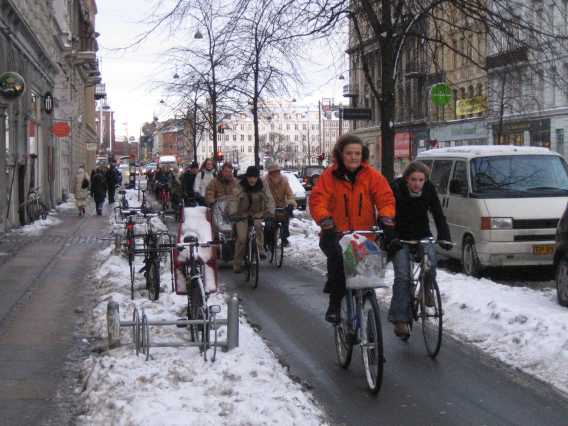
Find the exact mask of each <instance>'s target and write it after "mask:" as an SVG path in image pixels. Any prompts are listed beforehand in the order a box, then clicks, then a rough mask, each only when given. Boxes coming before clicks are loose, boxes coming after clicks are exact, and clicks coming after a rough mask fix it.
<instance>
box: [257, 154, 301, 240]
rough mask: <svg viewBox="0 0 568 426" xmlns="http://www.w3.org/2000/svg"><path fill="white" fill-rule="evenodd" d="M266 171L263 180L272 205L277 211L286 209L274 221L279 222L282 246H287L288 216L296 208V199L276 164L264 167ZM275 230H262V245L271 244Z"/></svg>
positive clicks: (267, 228) (288, 232)
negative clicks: (268, 190)
mask: <svg viewBox="0 0 568 426" xmlns="http://www.w3.org/2000/svg"><path fill="white" fill-rule="evenodd" d="M266 170H267V171H268V174H267V175H266V177H265V178H264V183H265V185H267V186H268V188H269V189H270V192H271V193H272V197H273V198H274V204H275V206H276V208H277V209H286V212H285V213H277V214H276V215H275V220H277V221H279V222H280V223H281V224H282V244H283V245H284V247H287V246H288V236H289V235H290V230H289V227H290V220H289V218H290V216H292V213H293V211H294V208H295V207H296V199H295V198H294V193H293V192H292V188H291V187H290V183H289V182H288V179H287V178H286V176H283V175H282V173H280V171H281V169H280V166H279V165H278V163H276V162H274V163H269V164H268V165H267V166H266ZM274 229H275V228H269V227H265V228H264V243H265V244H267V245H268V244H270V243H272V241H273V239H274V237H275V235H274Z"/></svg>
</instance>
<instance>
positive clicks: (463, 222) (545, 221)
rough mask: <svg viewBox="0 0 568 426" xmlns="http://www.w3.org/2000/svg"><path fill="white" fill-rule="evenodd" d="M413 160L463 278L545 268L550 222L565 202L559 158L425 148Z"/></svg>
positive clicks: (567, 172) (567, 194)
mask: <svg viewBox="0 0 568 426" xmlns="http://www.w3.org/2000/svg"><path fill="white" fill-rule="evenodd" d="M416 159H417V160H419V161H422V162H423V163H425V164H426V165H427V166H429V167H430V168H431V170H432V174H431V177H430V180H431V182H432V183H433V184H434V185H435V186H436V189H437V191H438V194H439V197H440V202H441V204H442V209H443V211H444V214H445V215H446V218H447V220H448V225H449V227H450V232H451V235H452V240H453V241H454V242H455V243H456V246H455V247H454V248H453V249H452V250H451V251H450V252H449V256H450V257H453V258H456V259H460V260H461V262H462V265H463V269H464V272H465V273H466V274H468V275H474V276H480V275H481V273H482V271H483V269H484V268H485V267H488V266H521V265H552V260H553V258H552V256H553V251H554V240H555V231H556V225H557V223H558V220H559V218H560V217H561V216H562V212H563V211H564V209H565V208H566V204H567V202H568V167H567V165H566V162H565V161H564V159H563V158H562V157H561V156H560V155H559V154H557V153H555V152H552V151H550V150H549V149H547V148H539V147H522V146H503V145H489V146H461V147H454V148H441V149H433V150H430V151H425V152H421V153H420V154H418V157H417V158H416ZM431 226H432V225H431ZM433 229H435V228H433Z"/></svg>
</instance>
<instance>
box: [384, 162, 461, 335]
mask: <svg viewBox="0 0 568 426" xmlns="http://www.w3.org/2000/svg"><path fill="white" fill-rule="evenodd" d="M429 178H430V169H428V167H427V166H426V165H425V164H423V163H421V162H419V161H414V162H412V163H410V164H409V165H408V166H407V168H406V170H405V171H404V174H403V175H402V177H401V178H398V179H396V180H395V181H394V182H393V183H392V185H391V186H392V191H393V193H394V196H395V198H396V216H395V233H396V238H394V239H393V240H392V241H390V243H389V245H388V247H387V250H388V251H389V254H390V255H391V257H392V259H393V265H394V285H393V290H392V293H393V294H392V299H391V305H390V309H389V315H388V319H389V321H391V322H393V323H394V333H395V334H396V335H397V336H399V337H407V336H408V335H409V334H410V329H409V325H408V324H409V321H410V317H411V310H410V277H411V271H410V256H411V253H410V249H409V247H408V246H407V245H402V244H401V242H400V240H421V239H423V238H427V237H431V236H432V232H431V231H430V224H429V218H428V213H430V214H431V215H432V217H433V218H434V222H435V223H436V230H437V231H438V235H437V239H438V244H439V245H440V246H441V247H442V248H443V249H444V250H450V249H451V247H452V244H451V236H450V229H449V227H448V222H447V221H446V217H445V216H444V212H443V211H442V206H441V204H440V199H439V198H438V193H437V192H436V187H435V186H434V185H433V184H432V183H431V182H430V181H429ZM399 239H400V240H399ZM424 249H425V250H426V251H427V252H428V255H429V257H430V259H431V260H432V275H433V278H434V279H435V278H436V247H435V246H434V245H428V246H425V247H424ZM428 290H429V289H426V291H427V292H426V305H427V306H431V305H432V300H431V298H432V297H433V296H432V293H431V292H430V291H428Z"/></svg>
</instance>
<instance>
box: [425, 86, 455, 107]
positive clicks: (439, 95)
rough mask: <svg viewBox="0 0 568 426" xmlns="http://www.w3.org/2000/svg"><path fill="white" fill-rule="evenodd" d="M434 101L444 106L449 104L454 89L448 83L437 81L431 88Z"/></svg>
mask: <svg viewBox="0 0 568 426" xmlns="http://www.w3.org/2000/svg"><path fill="white" fill-rule="evenodd" d="M430 93H431V97H432V103H434V105H437V106H440V107H443V106H445V105H448V104H449V103H450V101H451V100H452V89H450V86H449V85H448V84H446V83H437V84H434V85H433V86H432V89H431V92H430Z"/></svg>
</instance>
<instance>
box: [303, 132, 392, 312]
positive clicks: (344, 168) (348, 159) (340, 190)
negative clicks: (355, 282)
mask: <svg viewBox="0 0 568 426" xmlns="http://www.w3.org/2000/svg"><path fill="white" fill-rule="evenodd" d="M333 158H334V164H333V165H332V166H331V167H328V168H327V169H325V170H324V172H323V173H322V175H321V177H320V178H319V180H318V182H317V184H316V186H315V187H314V188H313V190H312V193H311V195H310V212H311V214H312V217H313V219H314V220H315V221H316V223H317V224H318V225H319V226H320V227H321V234H320V243H319V246H320V248H321V250H322V251H323V252H324V254H325V255H326V257H327V282H326V285H325V288H324V292H326V293H329V307H328V309H327V312H326V314H325V319H326V320H327V321H329V322H332V323H337V322H339V321H340V307H341V299H342V298H343V296H344V295H345V274H344V272H343V257H342V255H341V247H340V246H339V239H340V238H341V232H346V231H353V230H369V229H371V228H372V227H373V226H375V225H377V224H380V225H381V226H382V228H383V231H384V237H385V243H386V244H388V242H389V241H390V240H391V239H392V238H394V223H393V218H394V216H395V198H394V195H393V193H392V190H391V187H390V185H389V183H388V181H387V180H386V178H385V177H384V176H383V175H382V174H381V173H380V172H379V171H377V170H376V169H374V168H373V167H371V166H370V165H369V164H368V163H367V161H368V159H369V150H368V148H367V147H366V146H365V145H364V144H363V141H361V139H359V137H357V136H355V135H351V134H346V135H343V136H341V137H339V139H338V140H337V142H336V144H335V148H334V149H333Z"/></svg>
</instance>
